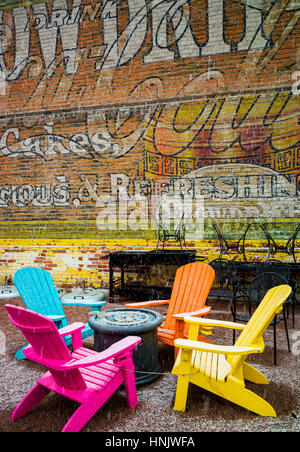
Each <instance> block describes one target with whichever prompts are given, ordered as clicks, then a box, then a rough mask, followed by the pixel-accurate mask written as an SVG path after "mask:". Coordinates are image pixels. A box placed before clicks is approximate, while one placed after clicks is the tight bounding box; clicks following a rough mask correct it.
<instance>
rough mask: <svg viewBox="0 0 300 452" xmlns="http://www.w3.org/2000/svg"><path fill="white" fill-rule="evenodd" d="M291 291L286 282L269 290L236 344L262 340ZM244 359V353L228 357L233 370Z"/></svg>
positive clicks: (253, 343)
mask: <svg viewBox="0 0 300 452" xmlns="http://www.w3.org/2000/svg"><path fill="white" fill-rule="evenodd" d="M290 293H291V287H290V286H288V285H286V284H282V285H280V286H276V287H273V288H272V289H270V290H268V292H267V293H266V294H265V296H264V298H263V299H262V301H261V302H260V304H259V305H258V307H257V308H256V310H255V311H254V313H253V315H252V316H251V317H250V320H249V321H248V323H247V325H246V326H245V328H244V329H243V330H242V332H241V334H240V335H239V337H238V339H237V340H236V342H235V344H234V345H236V346H241V347H242V346H247V347H249V346H251V345H253V346H254V345H257V344H258V343H259V341H261V340H262V336H263V334H264V332H265V330H266V329H267V328H268V326H269V325H270V323H271V322H272V320H273V318H274V317H275V315H276V314H278V313H279V312H281V310H282V307H283V304H284V302H285V300H286V299H287V298H288V296H289V294H290ZM244 359H245V356H243V355H242V356H228V357H227V361H229V362H230V364H231V366H232V369H233V371H234V369H235V368H236V366H237V365H238V364H239V363H240V361H241V360H244Z"/></svg>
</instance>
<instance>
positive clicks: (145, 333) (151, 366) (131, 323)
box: [89, 308, 162, 385]
mask: <svg viewBox="0 0 300 452" xmlns="http://www.w3.org/2000/svg"><path fill="white" fill-rule="evenodd" d="M161 322H162V317H161V315H160V314H158V313H157V312H154V311H149V310H147V309H126V308H123V309H110V310H108V311H102V312H98V313H97V314H95V315H92V317H90V319H89V325H90V327H91V328H92V329H93V330H94V344H95V350H96V351H98V352H101V351H103V350H106V349H107V348H108V347H109V346H110V345H112V344H114V343H115V342H117V341H119V340H120V339H123V338H124V337H126V336H139V337H140V338H141V339H142V342H141V343H140V344H138V345H137V346H136V348H135V349H134V351H133V362H134V365H135V382H136V385H141V384H145V383H150V382H151V381H153V380H155V379H157V378H158V377H159V374H156V373H151V372H161V367H160V365H159V362H158V352H157V341H156V328H157V327H158V325H160V324H161ZM148 372H149V373H148Z"/></svg>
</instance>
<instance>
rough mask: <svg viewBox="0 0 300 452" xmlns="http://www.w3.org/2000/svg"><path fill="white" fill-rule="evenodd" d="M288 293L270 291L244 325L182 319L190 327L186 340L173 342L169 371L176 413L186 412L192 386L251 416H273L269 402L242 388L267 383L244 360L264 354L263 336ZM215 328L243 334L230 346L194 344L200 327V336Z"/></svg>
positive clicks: (279, 288) (284, 288)
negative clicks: (173, 383) (174, 356)
mask: <svg viewBox="0 0 300 452" xmlns="http://www.w3.org/2000/svg"><path fill="white" fill-rule="evenodd" d="M290 293H291V287H290V286H288V285H281V286H276V287H273V288H272V289H270V290H269V291H268V292H267V293H266V295H265V296H264V298H263V300H262V301H261V302H260V304H259V306H258V307H257V309H256V310H255V312H254V313H253V315H252V317H251V318H250V320H249V321H248V323H247V324H246V325H245V324H241V323H235V322H226V321H221V320H210V319H204V318H196V317H191V316H186V317H185V318H184V320H185V322H187V323H189V325H190V327H189V334H188V339H176V340H175V342H174V345H175V347H179V353H178V356H177V359H176V362H175V364H174V367H173V370H172V373H173V374H175V375H177V376H178V380H177V389H176V397H175V405H174V409H175V410H178V411H185V408H186V401H187V393H188V386H189V383H193V384H195V385H197V386H200V387H201V388H204V389H206V390H207V391H210V392H212V393H214V394H217V395H218V396H220V397H223V398H225V399H227V400H229V401H231V402H234V403H236V404H237V405H240V406H242V407H244V408H246V409H248V410H250V411H253V412H254V413H257V414H260V415H262V416H276V412H275V410H274V409H273V407H272V406H271V405H270V404H269V403H268V402H266V401H265V400H264V399H262V398H261V397H259V396H258V395H256V394H255V393H254V392H252V391H250V390H248V389H246V388H245V381H244V380H245V379H246V380H249V381H251V382H253V383H258V384H268V380H267V378H266V377H265V376H264V375H263V374H262V373H261V372H260V371H258V370H257V369H255V367H253V366H251V365H250V364H248V363H246V362H245V359H246V357H247V355H249V354H250V353H262V352H263V351H264V348H265V345H264V341H263V333H264V331H265V330H266V328H267V327H268V325H269V324H270V322H271V321H272V319H273V318H274V316H275V315H276V314H278V313H279V312H280V311H281V310H282V306H283V303H284V302H285V300H286V299H287V298H288V296H289V295H290ZM215 326H220V327H225V328H235V329H240V330H242V332H241V333H240V335H239V337H238V339H237V341H236V342H235V344H234V345H233V346H222V345H220V346H219V345H215V344H208V343H206V342H200V341H197V337H198V333H199V328H200V331H201V333H202V334H211V333H212V329H213V327H215Z"/></svg>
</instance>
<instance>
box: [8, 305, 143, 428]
mask: <svg viewBox="0 0 300 452" xmlns="http://www.w3.org/2000/svg"><path fill="white" fill-rule="evenodd" d="M5 308H6V309H7V311H8V315H9V318H10V320H11V321H12V323H13V324H14V325H15V326H16V327H17V328H19V329H20V330H21V332H22V333H23V334H24V336H25V337H26V339H27V340H28V342H29V343H30V346H28V347H26V349H25V350H24V353H25V355H26V357H27V358H28V359H30V360H31V361H33V362H36V363H38V364H41V365H43V366H45V367H46V368H47V370H48V372H46V373H45V374H44V375H43V376H41V377H40V378H39V379H38V380H37V382H36V384H35V385H34V386H33V388H32V389H31V390H30V391H29V392H28V393H27V395H26V396H25V397H24V398H23V399H22V400H21V402H20V403H19V404H18V405H17V407H16V408H15V410H14V412H13V414H12V417H11V420H12V421H15V420H16V419H19V418H20V417H22V416H24V415H25V414H26V413H28V411H30V410H32V409H33V408H34V407H35V406H36V405H37V404H38V403H39V402H40V401H41V400H42V399H43V398H44V397H45V396H46V395H47V394H48V393H49V392H50V391H53V392H55V393H57V394H60V395H62V396H64V397H67V398H69V399H71V400H75V401H76V402H78V403H79V407H78V408H77V409H76V411H75V412H74V413H73V415H72V416H71V417H70V419H69V420H68V422H67V423H66V425H65V426H64V428H63V429H62V431H63V432H79V431H80V430H81V429H82V428H83V427H84V426H85V424H86V423H87V422H88V421H89V420H90V419H91V418H92V416H94V414H96V412H97V411H98V410H99V409H100V408H101V407H102V405H103V404H104V403H105V402H106V401H107V400H108V399H109V398H110V397H111V396H112V395H113V394H114V393H115V392H116V391H117V389H118V388H119V387H120V386H121V385H122V384H123V383H124V386H125V391H126V400H127V404H128V406H129V408H133V407H135V406H136V404H137V394H136V385H135V378H134V364H133V360H132V353H133V349H134V348H135V347H136V346H137V345H138V344H140V343H141V342H142V339H141V338H140V337H137V336H127V337H125V338H124V339H121V340H120V341H118V342H116V343H114V344H112V345H111V346H110V347H109V348H107V349H106V350H104V351H103V352H100V353H98V352H95V351H93V350H90V349H88V348H85V347H83V346H82V338H81V334H80V330H81V329H82V328H84V324H83V323H80V322H77V323H72V324H71V325H68V326H67V327H65V328H61V329H60V330H58V329H57V328H56V327H55V324H54V322H53V321H52V320H51V319H49V318H47V317H46V316H43V315H40V314H38V313H36V312H33V311H31V310H29V309H25V308H21V307H20V306H13V305H5ZM70 333H71V334H72V338H73V343H72V345H73V352H72V353H70V351H69V349H68V348H67V346H66V344H65V343H64V341H63V340H62V338H63V337H64V335H69V334H70ZM43 410H45V408H43ZM37 415H39V416H40V413H38V414H37ZM42 420H43V416H42V417H41V422H42Z"/></svg>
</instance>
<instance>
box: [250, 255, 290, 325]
mask: <svg viewBox="0 0 300 452" xmlns="http://www.w3.org/2000/svg"><path fill="white" fill-rule="evenodd" d="M265 272H272V273H278V274H279V275H281V276H283V277H284V278H285V279H286V280H287V281H288V284H289V286H290V287H291V288H292V293H291V296H290V297H289V298H288V300H287V301H286V304H287V307H286V309H287V317H288V314H289V310H288V308H289V305H291V306H292V326H293V328H294V326H295V303H296V290H297V287H298V285H297V281H296V280H295V279H294V278H293V277H292V274H291V271H290V269H289V267H288V265H287V264H286V263H285V262H282V261H280V260H278V259H269V260H267V261H264V262H261V263H260V264H259V265H258V266H257V269H256V274H257V275H260V274H261V273H265Z"/></svg>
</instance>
